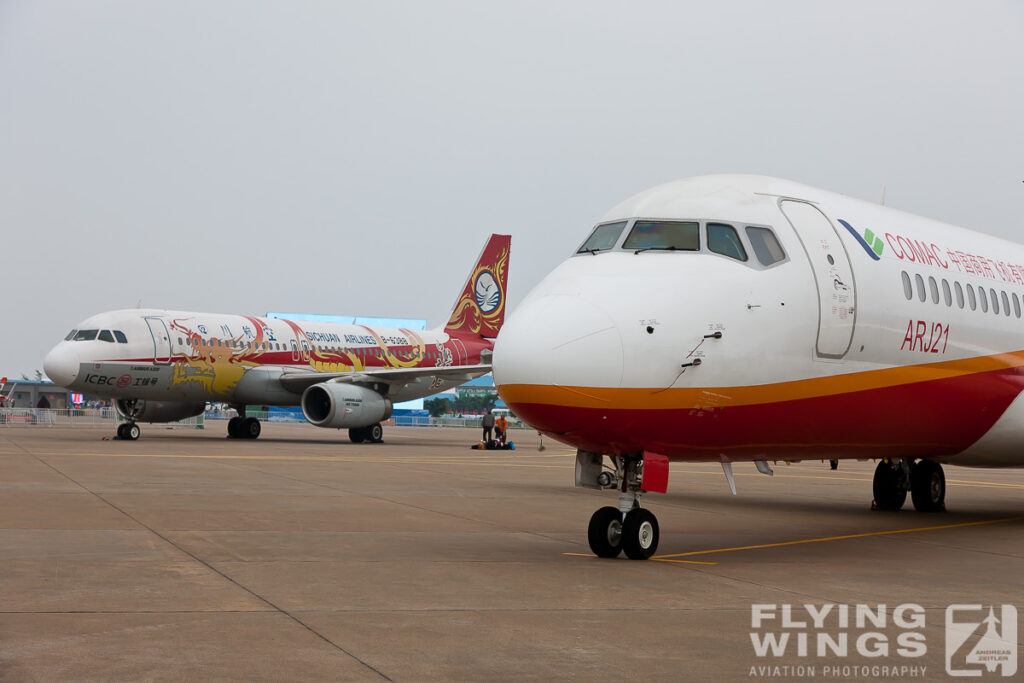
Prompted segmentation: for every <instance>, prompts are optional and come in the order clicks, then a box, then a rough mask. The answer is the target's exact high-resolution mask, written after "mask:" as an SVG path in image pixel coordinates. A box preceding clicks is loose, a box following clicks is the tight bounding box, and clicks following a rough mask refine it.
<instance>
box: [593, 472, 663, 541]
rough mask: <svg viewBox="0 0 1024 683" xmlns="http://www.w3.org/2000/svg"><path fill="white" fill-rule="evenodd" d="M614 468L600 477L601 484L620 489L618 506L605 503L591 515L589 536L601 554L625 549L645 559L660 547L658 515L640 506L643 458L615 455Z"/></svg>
mask: <svg viewBox="0 0 1024 683" xmlns="http://www.w3.org/2000/svg"><path fill="white" fill-rule="evenodd" d="M612 462H613V463H614V465H615V467H614V469H613V470H605V471H604V472H601V474H600V475H599V476H598V477H597V484H598V487H599V488H606V489H612V488H616V489H618V490H619V507H617V508H614V507H611V506H609V507H603V508H601V509H600V510H598V511H597V512H595V513H594V515H593V516H592V517H591V518H590V526H589V527H588V528H587V540H588V541H589V542H590V549H591V550H592V551H594V554H595V555H597V556H598V557H618V555H619V553H620V552H625V553H626V557H628V558H629V559H631V560H646V559H647V558H649V557H650V556H651V555H653V554H654V552H655V551H656V550H657V549H658V539H659V536H660V531H659V529H658V519H657V518H656V517H655V516H654V514H653V513H652V512H651V511H650V510H645V509H643V508H641V507H640V495H641V494H642V493H643V491H642V490H641V489H640V484H641V482H642V481H643V458H641V457H639V456H613V457H612Z"/></svg>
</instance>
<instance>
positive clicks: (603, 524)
mask: <svg viewBox="0 0 1024 683" xmlns="http://www.w3.org/2000/svg"><path fill="white" fill-rule="evenodd" d="M587 541H589V542H590V549H591V550H592V551H594V554H595V555H597V556H598V557H618V556H619V553H620V552H622V513H621V512H619V510H618V508H613V507H610V506H609V507H603V508H601V509H599V510H598V511H597V512H595V513H594V514H593V515H592V516H591V517H590V526H589V527H587Z"/></svg>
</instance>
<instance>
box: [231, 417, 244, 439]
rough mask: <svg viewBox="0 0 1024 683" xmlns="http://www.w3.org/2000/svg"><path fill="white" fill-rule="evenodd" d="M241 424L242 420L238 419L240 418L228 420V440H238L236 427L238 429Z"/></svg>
mask: <svg viewBox="0 0 1024 683" xmlns="http://www.w3.org/2000/svg"><path fill="white" fill-rule="evenodd" d="M241 422H242V418H240V417H233V418H231V419H230V420H228V438H229V439H237V438H238V433H239V429H238V427H239V424H240V423H241Z"/></svg>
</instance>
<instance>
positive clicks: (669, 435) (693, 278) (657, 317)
mask: <svg viewBox="0 0 1024 683" xmlns="http://www.w3.org/2000/svg"><path fill="white" fill-rule="evenodd" d="M1022 297H1024V247H1022V246H1020V245H1018V244H1014V243H1011V242H1007V241H1005V240H1002V239H998V238H995V237H990V236H988V235H983V234H980V233H977V232H972V231H969V230H965V229H962V228H957V227H954V226H952V225H948V224H945V223H940V222H937V221H933V220H928V219H925V218H920V217H917V216H913V215H910V214H907V213H903V212H900V211H895V210H893V209H889V208H886V207H883V206H880V205H876V204H871V203H867V202H863V201H858V200H855V199H851V198H849V197H845V196H842V195H839V194H833V193H831V192H826V191H823V190H818V189H814V188H812V187H807V186H805V185H800V184H797V183H793V182H788V181H784V180H778V179H774V178H767V177H758V176H744V175H717V176H707V177H697V178H691V179H686V180H680V181H677V182H672V183H668V184H665V185H662V186H659V187H655V188H653V189H650V190H647V191H645V192H642V193H640V194H638V195H636V196H634V197H632V198H631V199H628V200H626V201H625V202H623V203H621V204H619V205H618V206H617V207H615V208H614V209H612V210H611V211H610V212H609V213H608V214H607V215H606V216H605V217H604V218H603V219H602V220H601V221H600V223H599V224H598V225H597V226H596V227H595V228H594V230H593V232H592V233H591V234H590V236H589V237H587V238H586V240H585V241H584V242H583V244H582V246H581V247H580V248H579V250H578V251H577V252H576V253H575V254H574V255H573V256H571V257H570V258H568V259H567V260H566V261H565V262H563V263H562V264H561V265H559V266H558V267H557V268H556V269H555V270H554V271H553V272H551V273H550V274H549V275H548V276H547V277H546V278H545V279H544V280H543V281H542V282H541V283H540V284H538V285H537V286H536V287H535V288H534V289H533V290H532V291H531V292H530V293H529V294H528V295H527V297H526V298H525V299H524V300H523V302H522V303H521V304H520V305H519V307H518V308H517V309H516V311H515V312H514V313H513V314H512V316H511V317H510V319H509V320H508V321H507V322H506V324H505V326H504V328H503V329H502V331H501V334H500V335H499V337H498V341H497V344H496V345H495V350H494V379H495V384H496V385H497V387H498V392H499V394H500V395H501V397H502V399H503V400H504V401H505V402H506V403H507V404H508V405H509V407H510V408H512V409H513V410H514V411H515V413H516V415H518V416H519V417H521V418H522V419H524V420H525V421H526V422H528V423H529V424H530V425H532V426H533V427H535V428H537V429H538V430H540V431H542V432H543V433H544V434H547V435H549V436H552V437H554V438H555V439H558V440H560V441H563V442H565V443H567V444H570V445H572V446H575V447H576V448H577V449H578V452H577V461H576V484H577V486H585V487H592V488H602V489H614V490H617V491H618V492H619V501H618V506H617V507H605V508H601V509H600V510H598V511H597V512H596V513H595V514H594V516H593V517H592V519H591V521H590V527H589V532H588V536H589V541H590V546H591V549H592V550H593V551H594V553H595V554H597V555H599V556H602V557H614V556H616V555H618V554H619V552H620V551H624V552H625V553H626V555H627V556H628V557H630V558H634V559H643V558H647V557H649V556H650V555H652V554H653V553H654V552H655V549H656V548H657V545H658V524H657V520H656V519H655V517H654V515H652V514H651V513H650V512H649V511H648V510H646V509H641V508H640V506H639V499H640V495H641V493H643V492H644V491H660V492H664V491H665V487H666V484H667V476H668V463H669V461H670V460H676V461H686V462H697V461H702V462H707V461H711V462H720V463H722V466H723V469H724V470H725V474H726V476H727V478H728V480H729V484H730V487H731V488H732V489H733V491H734V492H735V485H734V483H733V479H732V469H731V467H732V465H731V463H733V462H744V461H752V462H753V463H755V464H756V465H757V468H758V470H760V471H761V472H763V473H765V474H771V472H772V471H771V469H770V467H769V464H768V463H769V462H770V461H775V460H787V461H798V460H800V459H803V458H816V459H818V458H820V459H841V458H858V459H866V458H877V459H879V463H878V466H877V469H876V471H875V476H874V482H873V493H874V500H875V506H876V507H877V508H880V509H883V510H896V509H899V508H901V507H902V506H903V504H904V501H905V499H906V495H907V492H908V491H909V492H910V494H911V497H912V500H913V504H914V507H915V508H916V509H918V510H926V511H937V510H942V509H944V500H945V476H944V474H943V469H942V466H941V465H940V463H949V464H955V465H966V466H977V467H1020V466H1024V399H1021V388H1022V387H1024V351H1022V348H1024V341H1022V339H1024V319H1022V317H1021V316H1022V312H1021V307H1022V301H1021V299H1022ZM605 456H608V457H609V458H610V463H611V464H610V467H609V466H605V461H604V457H605Z"/></svg>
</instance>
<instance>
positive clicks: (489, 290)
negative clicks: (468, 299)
mask: <svg viewBox="0 0 1024 683" xmlns="http://www.w3.org/2000/svg"><path fill="white" fill-rule="evenodd" d="M473 293H474V295H475V296H476V305H477V306H478V307H479V308H480V311H481V312H482V313H490V312H491V311H493V310H494V309H496V308H497V307H498V305H499V304H500V303H501V287H499V286H498V281H497V280H495V279H494V276H493V275H491V273H490V272H488V271H486V270H485V271H483V272H482V273H480V274H479V275H477V277H476V282H475V283H474V284H473Z"/></svg>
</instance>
